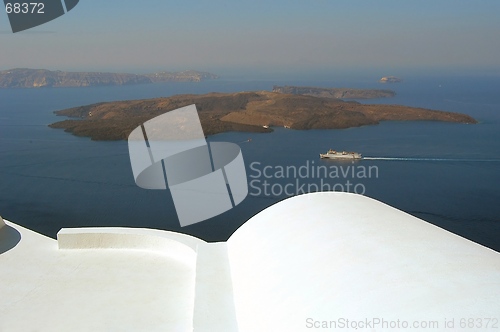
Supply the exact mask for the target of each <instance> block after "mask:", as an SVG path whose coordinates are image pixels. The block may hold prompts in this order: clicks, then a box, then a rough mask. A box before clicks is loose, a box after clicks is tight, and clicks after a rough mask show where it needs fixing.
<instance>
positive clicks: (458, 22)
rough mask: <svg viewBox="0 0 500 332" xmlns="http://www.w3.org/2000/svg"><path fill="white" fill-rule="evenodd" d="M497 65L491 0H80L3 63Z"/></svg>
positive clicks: (498, 9) (13, 41) (12, 39)
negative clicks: (75, 5)
mask: <svg viewBox="0 0 500 332" xmlns="http://www.w3.org/2000/svg"><path fill="white" fill-rule="evenodd" d="M14 67H30V68H48V69H61V70H89V71H90V70H120V71H128V72H145V71H156V70H179V69H190V68H193V69H198V70H212V71H214V70H215V71H217V70H232V69H238V70H256V71H268V70H275V71H278V72H279V71H287V70H290V71H293V70H298V71H300V70H308V69H314V68H315V69H320V68H325V69H330V70H331V69H336V68H347V69H352V70H355V69H360V68H361V69H364V68H388V69H398V68H430V69H432V68H440V67H446V68H459V69H460V68H463V69H466V68H488V69H491V70H493V71H496V72H499V68H500V1H498V0H488V1H486V0H485V1H482V0H473V1H472V0H467V1H462V0H428V1H426V0H391V1H389V0H366V1H356V0H303V1H295V0H278V1H259V0H254V1H242V0H233V1H224V0H211V1H191V0H182V1H166V0H137V1H135V0H134V1H132V0H80V3H79V5H78V6H77V7H75V9H73V10H72V11H71V12H69V13H68V14H66V15H64V16H62V17H60V18H58V19H56V20H54V21H52V22H49V23H47V24H45V25H42V26H39V27H36V28H34V29H31V30H28V31H26V32H21V33H16V34H13V33H12V32H11V30H10V27H9V25H8V19H7V15H6V14H5V13H1V12H0V69H8V68H14Z"/></svg>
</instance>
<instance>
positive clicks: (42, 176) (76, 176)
mask: <svg viewBox="0 0 500 332" xmlns="http://www.w3.org/2000/svg"><path fill="white" fill-rule="evenodd" d="M273 84H289V85H315V86H324V87H339V86H347V87H359V88H370V87H371V88H377V87H378V88H380V87H381V86H380V85H379V84H377V83H376V82H371V81H369V80H366V81H352V82H348V81H331V82H327V81H317V82H314V81H308V82H304V81H302V82H299V81H297V82H293V81H287V82H279V81H276V82H273V81H262V82H258V81H252V82H245V81H237V82H236V81H233V82H231V81H215V82H202V83H172V84H158V85H144V86H128V87H101V88H85V89H71V88H68V89H36V90H30V89H26V90H20V89H19V90H0V214H1V215H2V216H3V217H4V218H6V219H9V220H12V221H14V222H16V223H18V224H21V225H23V226H25V227H28V228H30V229H33V230H36V231H38V232H41V233H44V234H46V235H48V236H51V237H55V234H56V233H57V231H58V230H59V229H60V228H61V227H78V226H135V227H151V228H160V229H167V230H175V231H181V232H184V233H188V234H192V235H195V236H199V237H201V238H204V239H206V240H209V241H216V240H225V239H227V238H228V237H229V235H230V234H231V233H232V232H234V230H235V229H237V228H238V227H239V226H240V225H241V224H242V223H243V222H245V221H246V220H247V219H248V218H250V217H251V216H252V215H254V214H256V213H257V212H259V211H260V210H262V209H264V208H265V207H267V206H270V205H272V204H274V203H275V202H277V201H279V200H281V199H283V198H285V197H286V196H287V194H285V193H283V192H280V190H279V189H280V188H284V187H285V186H286V185H288V184H289V186H288V189H289V192H290V191H296V190H297V189H299V187H300V185H301V184H304V185H312V184H315V185H317V186H321V185H322V184H324V183H327V184H328V185H329V186H333V185H336V184H337V187H336V188H335V189H341V187H339V186H340V185H343V186H344V190H345V189H346V181H350V183H352V184H353V185H356V184H357V185H358V187H357V189H358V190H361V189H363V191H364V192H365V195H368V196H370V197H373V198H376V199H378V200H381V201H383V202H385V203H388V204H390V205H392V206H395V207H397V208H399V209H401V210H404V211H406V212H408V213H411V214H413V215H415V216H418V217H420V218H422V219H424V220H427V221H429V222H431V223H434V224H436V225H438V226H441V227H443V228H445V229H448V230H450V231H452V232H454V233H457V234H459V235H462V236H464V237H466V238H469V239H471V240H473V241H476V242H479V243H481V244H483V245H486V246H488V247H491V248H493V249H495V250H497V251H500V240H499V238H500V204H499V202H500V188H499V186H498V185H499V183H500V173H499V168H500V78H470V77H448V78H446V77H445V78H427V79H421V78H411V77H409V78H405V82H403V83H401V84H396V85H389V86H387V87H388V88H391V89H394V90H396V92H397V96H396V97H395V98H392V99H385V100H374V101H373V100H372V101H369V102H370V103H394V104H403V105H409V106H419V107H426V108H433V109H440V110H448V111H455V112H462V113H467V114H470V115H472V116H473V117H475V118H476V119H478V120H479V121H480V123H479V124H477V125H464V124H449V123H438V122H406V123H404V122H385V123H382V124H380V125H378V126H368V127H361V128H351V129H346V130H311V131H294V130H287V129H284V128H276V130H275V132H274V133H272V134H254V133H225V134H220V135H216V136H213V137H210V138H209V140H212V141H218V140H219V141H229V142H235V143H239V144H240V146H241V148H242V150H243V154H244V158H245V163H246V165H247V173H248V176H249V180H257V182H253V185H252V186H251V188H250V195H249V196H248V197H247V199H246V200H245V201H244V202H243V203H242V204H240V205H239V206H237V207H236V208H235V209H233V210H231V211H229V212H226V213H224V214H222V215H220V216H218V217H215V218H213V219H211V220H208V221H205V222H202V223H199V224H195V225H192V226H188V227H184V228H180V227H179V223H178V220H177V216H176V213H175V210H174V206H173V203H172V199H171V196H170V193H169V192H168V191H148V190H143V189H140V188H138V187H136V186H135V183H134V180H133V178H132V173H131V168H130V162H129V159H128V149H127V144H126V142H124V141H119V142H93V141H90V140H89V139H87V138H78V137H74V136H72V135H70V134H67V133H65V132H64V131H61V130H55V129H50V128H48V127H47V125H48V124H50V123H52V122H55V121H58V120H62V119H61V118H58V117H56V116H55V115H54V114H53V113H52V112H53V111H55V110H59V109H63V108H67V107H72V106H79V105H83V104H89V103H94V102H101V101H113V100H124V99H139V98H153V97H162V96H170V95H174V94H178V93H206V92H212V91H219V92H236V91H249V90H269V89H271V88H272V85H273ZM248 138H251V139H252V141H251V142H245V141H247V140H248ZM329 148H336V149H345V150H353V151H358V152H361V153H363V155H365V156H367V157H372V158H374V159H372V160H363V161H360V162H356V163H355V164H351V163H338V162H332V161H321V160H319V159H318V153H320V152H324V151H326V150H327V149H329ZM377 158H389V159H377ZM391 158H393V159H391ZM251 165H253V166H251ZM266 166H268V168H267V170H268V171H270V172H272V173H273V174H272V175H273V176H272V178H270V179H266V178H264V177H263V176H261V177H259V178H256V176H257V175H258V174H257V173H258V172H259V171H263V169H264V167H266ZM280 166H283V167H286V166H292V167H295V168H296V169H299V168H300V167H301V166H303V168H306V167H307V168H308V169H309V171H311V169H312V168H313V167H317V166H323V169H325V168H326V169H328V172H329V174H328V175H327V177H326V178H325V176H312V174H311V173H310V174H308V177H307V179H306V178H303V177H300V176H296V177H293V176H289V177H280V176H279V174H278V176H276V174H275V172H276V171H277V170H278V169H279V167H280ZM369 167H372V170H374V169H376V170H377V173H376V174H375V173H374V174H371V176H366V177H362V176H358V175H359V174H358V173H357V172H359V171H360V170H362V169H365V170H367V169H368V168H369ZM353 168H354V170H355V172H356V173H355V174H354V176H353V174H352V173H349V172H351V171H352V169H353ZM335 169H336V170H337V172H340V177H337V178H335V177H333V176H331V175H332V174H331V173H330V172H332V171H333V170H335ZM342 171H348V173H349V174H347V175H346V176H343V175H342V173H341V172H342ZM268 173H269V172H268ZM264 180H267V182H268V188H267V189H273V188H274V191H272V190H271V191H270V192H268V193H266V192H264V189H265V185H264V183H263V181H264ZM259 181H260V182H259ZM297 181H298V182H297ZM322 181H323V183H322ZM273 186H274V187H273ZM305 188H306V189H305V190H306V191H307V186H306V187H305ZM311 190H314V186H313V187H311ZM350 191H351V192H352V191H353V188H351V190H350Z"/></svg>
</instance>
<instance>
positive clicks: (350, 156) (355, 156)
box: [319, 150, 363, 160]
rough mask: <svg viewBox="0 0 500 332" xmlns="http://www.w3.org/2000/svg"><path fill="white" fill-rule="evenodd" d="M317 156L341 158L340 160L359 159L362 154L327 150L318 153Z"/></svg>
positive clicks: (361, 157)
mask: <svg viewBox="0 0 500 332" xmlns="http://www.w3.org/2000/svg"><path fill="white" fill-rule="evenodd" d="M319 157H320V158H321V159H342V160H345V159H347V160H359V159H363V156H362V155H361V154H360V153H357V152H345V151H344V152H337V151H331V150H330V151H328V152H327V153H320V154H319Z"/></svg>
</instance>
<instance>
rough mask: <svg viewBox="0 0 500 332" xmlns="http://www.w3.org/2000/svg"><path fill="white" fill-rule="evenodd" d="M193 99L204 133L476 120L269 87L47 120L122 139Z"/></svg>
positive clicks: (93, 108) (70, 112) (108, 106)
mask: <svg viewBox="0 0 500 332" xmlns="http://www.w3.org/2000/svg"><path fill="white" fill-rule="evenodd" d="M191 104H196V107H197V109H198V114H199V116H200V120H201V124H202V127H203V130H204V132H205V134H206V135H213V134H217V133H221V132H228V131H249V132H270V131H272V129H270V128H268V127H272V126H280V127H286V128H291V129H337V128H338V129H340V128H349V127H358V126H364V125H375V124H378V123H379V122H380V121H386V120H396V121H415V120H433V121H446V122H458V123H476V120H475V119H473V118H472V117H470V116H468V115H465V114H459V113H452V112H442V111H435V110H429V109H424V108H416V107H408V106H400V105H364V104H360V103H358V102H354V101H343V100H340V99H334V98H324V97H314V96H306V95H295V94H284V93H278V92H269V91H256V92H239V93H210V94H203V95H192V94H191V95H176V96H173V97H169V98H155V99H145V100H133V101H117V102H107V103H98V104H92V105H86V106H80V107H74V108H70V109H66V110H61V111H56V112H55V113H56V114H57V115H60V116H68V117H73V118H78V119H73V120H64V121H60V122H56V123H53V124H51V125H50V127H52V128H63V129H65V130H66V131H68V132H71V133H73V134H74V135H77V136H86V137H91V139H93V140H122V139H127V137H128V135H129V133H130V132H131V131H132V130H133V129H135V128H136V127H137V126H139V125H141V124H142V123H144V122H145V121H147V120H149V119H151V118H154V117H156V116H158V115H160V114H163V113H165V112H168V111H171V110H174V109H177V108H180V107H183V106H187V105H191Z"/></svg>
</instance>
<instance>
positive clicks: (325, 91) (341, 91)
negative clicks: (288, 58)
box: [273, 85, 396, 99]
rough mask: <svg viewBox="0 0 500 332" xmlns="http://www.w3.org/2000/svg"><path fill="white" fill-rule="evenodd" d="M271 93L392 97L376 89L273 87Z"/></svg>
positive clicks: (323, 96) (393, 94) (340, 97)
mask: <svg viewBox="0 0 500 332" xmlns="http://www.w3.org/2000/svg"><path fill="white" fill-rule="evenodd" d="M273 92H278V93H287V94H292V95H307V96H314V97H322V98H336V99H371V98H387V97H394V96H395V95H396V93H395V92H394V91H392V90H377V89H349V88H315V87H308V86H287V85H286V86H277V85H275V86H273Z"/></svg>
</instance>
